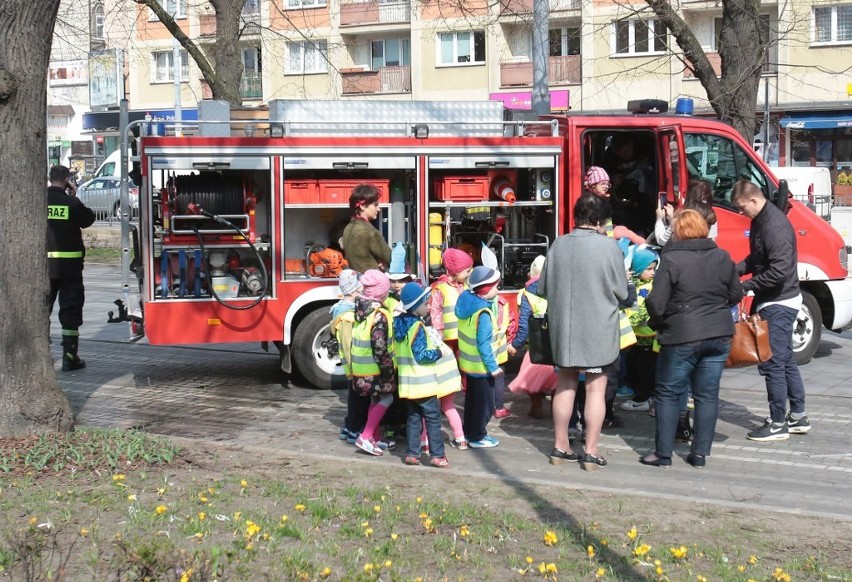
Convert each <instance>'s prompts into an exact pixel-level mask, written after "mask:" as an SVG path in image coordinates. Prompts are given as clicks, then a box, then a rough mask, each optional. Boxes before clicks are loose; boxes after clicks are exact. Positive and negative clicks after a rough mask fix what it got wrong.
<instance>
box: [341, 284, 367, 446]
mask: <svg viewBox="0 0 852 582" xmlns="http://www.w3.org/2000/svg"><path fill="white" fill-rule="evenodd" d="M338 285H339V286H340V294H341V295H342V296H343V297H342V298H341V299H340V301H338V302H337V303H335V304H334V305H333V306H332V307H331V331H332V333H333V334H334V337H335V339H336V340H337V348H338V355H339V356H340V365H341V366H342V367H343V371H344V372H345V373H346V378H347V383H346V384H347V388H346V418H344V419H343V428H341V429H340V440H342V441H346V442H348V443H349V444H353V445H354V444H355V440H356V439H357V438H358V435H359V434H361V431H362V430H364V424H366V422H367V409H368V408H369V407H370V398H369V397H368V396H361V395H360V394H358V393H357V392H355V390H354V386H353V383H352V360H351V352H352V329H353V328H354V326H355V299H356V298H358V297H360V296H361V290H362V289H363V287H362V286H361V282H360V281H359V280H358V273H357V272H355V271H353V270H351V269H344V270H343V271H341V272H340V282H339V283H338Z"/></svg>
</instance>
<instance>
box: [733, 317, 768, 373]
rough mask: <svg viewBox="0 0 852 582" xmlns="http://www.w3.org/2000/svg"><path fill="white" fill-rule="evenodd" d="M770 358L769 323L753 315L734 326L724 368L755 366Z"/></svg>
mask: <svg viewBox="0 0 852 582" xmlns="http://www.w3.org/2000/svg"><path fill="white" fill-rule="evenodd" d="M771 357H772V350H771V349H770V347H769V322H767V321H766V320H765V319H763V318H761V317H760V315H758V314H756V313H755V314H754V315H751V316H749V317H747V318H746V319H744V320H740V321H738V322H736V323H735V324H734V337H733V338H731V353H730V354H728V361H726V362H725V367H726V368H746V367H748V366H756V365H758V364H760V363H761V362H765V361H767V360H768V359H769V358H771Z"/></svg>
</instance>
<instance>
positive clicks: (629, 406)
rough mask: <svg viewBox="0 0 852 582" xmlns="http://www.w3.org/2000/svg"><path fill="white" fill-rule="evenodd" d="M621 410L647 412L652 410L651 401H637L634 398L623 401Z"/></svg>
mask: <svg viewBox="0 0 852 582" xmlns="http://www.w3.org/2000/svg"><path fill="white" fill-rule="evenodd" d="M621 410H632V411H634V412H647V411H649V410H651V403H650V402H648V401H647V400H644V401H642V402H636V401H635V400H633V399H630V400H628V401H627V402H622V403H621Z"/></svg>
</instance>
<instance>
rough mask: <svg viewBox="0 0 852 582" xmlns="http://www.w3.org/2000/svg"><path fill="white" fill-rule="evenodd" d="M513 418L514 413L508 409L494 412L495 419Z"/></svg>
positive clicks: (499, 409)
mask: <svg viewBox="0 0 852 582" xmlns="http://www.w3.org/2000/svg"><path fill="white" fill-rule="evenodd" d="M507 416H512V412H511V411H510V410H509V409H508V408H498V409H497V410H495V411H494V418H506V417H507Z"/></svg>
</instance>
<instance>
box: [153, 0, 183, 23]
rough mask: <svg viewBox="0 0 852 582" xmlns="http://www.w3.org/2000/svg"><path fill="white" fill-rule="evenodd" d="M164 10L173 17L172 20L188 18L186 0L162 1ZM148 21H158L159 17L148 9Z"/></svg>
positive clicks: (161, 4)
mask: <svg viewBox="0 0 852 582" xmlns="http://www.w3.org/2000/svg"><path fill="white" fill-rule="evenodd" d="M160 6H162V7H163V10H165V11H166V12H168V13H169V14H171V15H172V18H186V0H160ZM148 20H157V15H156V14H154V11H153V10H151V9H150V8H149V9H148Z"/></svg>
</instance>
